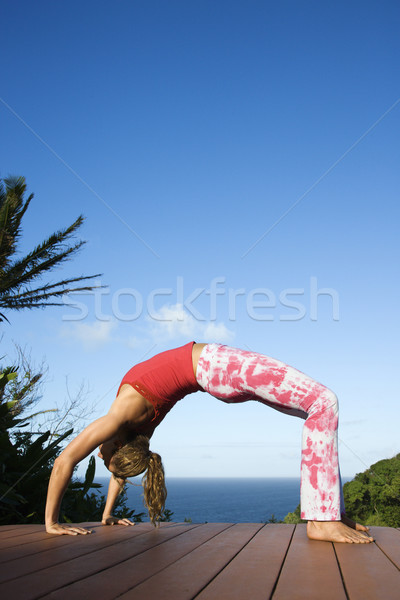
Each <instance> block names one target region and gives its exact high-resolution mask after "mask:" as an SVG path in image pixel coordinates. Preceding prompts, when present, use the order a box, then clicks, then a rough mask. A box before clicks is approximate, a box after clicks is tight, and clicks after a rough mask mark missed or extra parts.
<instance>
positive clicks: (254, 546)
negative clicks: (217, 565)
mask: <svg viewBox="0 0 400 600" xmlns="http://www.w3.org/2000/svg"><path fill="white" fill-rule="evenodd" d="M293 530H294V525H266V526H265V527H263V528H262V529H261V530H260V531H259V532H258V533H257V534H256V535H255V536H254V538H253V539H251V540H250V541H249V543H248V544H247V545H246V546H245V547H244V548H243V550H242V551H241V552H239V554H237V555H236V556H235V557H234V558H233V560H232V561H231V562H230V563H229V564H228V565H227V566H226V567H225V568H224V569H223V570H222V571H221V572H220V573H219V574H218V575H217V577H216V578H215V579H213V581H211V583H209V584H208V585H207V587H206V588H204V589H203V591H202V592H200V594H199V595H198V596H196V600H247V599H248V598H251V600H265V599H266V598H269V597H270V596H271V594H272V591H273V589H274V587H275V583H276V580H277V579H278V575H279V573H280V570H281V566H282V562H283V560H284V557H285V555H286V552H287V549H288V546H289V543H290V540H291V537H292V534H293Z"/></svg>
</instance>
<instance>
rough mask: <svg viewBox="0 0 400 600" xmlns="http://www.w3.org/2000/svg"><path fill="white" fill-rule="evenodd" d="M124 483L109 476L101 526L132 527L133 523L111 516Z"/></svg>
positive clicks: (122, 480)
mask: <svg viewBox="0 0 400 600" xmlns="http://www.w3.org/2000/svg"><path fill="white" fill-rule="evenodd" d="M124 483H125V479H120V478H119V477H118V478H116V477H114V476H111V479H110V483H109V485H108V493H107V501H106V505H105V507H104V511H103V517H102V519H101V522H102V523H103V525H134V523H133V522H132V521H130V520H129V519H118V517H113V515H112V511H113V508H114V504H115V501H116V499H117V497H118V494H119V493H120V491H121V487H122V486H123V485H124Z"/></svg>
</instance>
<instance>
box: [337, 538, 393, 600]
mask: <svg viewBox="0 0 400 600" xmlns="http://www.w3.org/2000/svg"><path fill="white" fill-rule="evenodd" d="M379 529H380V528H378V527H371V531H372V533H373V536H374V537H375V538H376V540H377V543H373V544H335V550H336V554H337V556H338V559H339V564H340V568H341V571H342V575H343V580H344V584H345V586H346V590H347V593H348V596H349V598H350V600H377V598H382V599H384V600H399V596H400V592H399V590H400V572H399V571H398V569H397V568H396V567H395V566H394V564H393V563H391V562H390V560H389V559H388V558H387V557H386V556H385V555H384V554H383V552H382V551H381V550H380V548H379V546H378V545H377V544H380V539H381V532H380V531H378V530H379ZM384 538H385V534H383V536H382V539H384Z"/></svg>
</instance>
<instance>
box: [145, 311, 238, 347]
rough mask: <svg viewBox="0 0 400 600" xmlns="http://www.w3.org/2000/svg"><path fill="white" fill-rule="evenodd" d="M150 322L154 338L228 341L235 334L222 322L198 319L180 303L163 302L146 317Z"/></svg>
mask: <svg viewBox="0 0 400 600" xmlns="http://www.w3.org/2000/svg"><path fill="white" fill-rule="evenodd" d="M147 321H149V322H150V323H151V336H152V337H153V338H154V339H158V340H159V339H162V340H173V339H175V338H186V339H196V340H198V341H203V340H204V341H206V342H228V341H230V340H232V339H233V338H234V336H235V334H234V332H233V331H231V330H229V329H228V328H227V327H226V325H224V323H222V322H219V323H214V322H211V323H209V322H207V321H198V320H197V319H195V318H194V316H193V315H192V314H190V313H189V312H187V311H186V310H185V309H184V307H183V305H182V304H164V306H162V307H161V308H160V309H159V310H158V311H157V312H156V313H153V315H152V316H151V317H150V316H148V317H147Z"/></svg>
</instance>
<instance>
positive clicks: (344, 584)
mask: <svg viewBox="0 0 400 600" xmlns="http://www.w3.org/2000/svg"><path fill="white" fill-rule="evenodd" d="M332 546H333V551H334V553H335V558H336V562H337V566H338V569H339V574H340V579H341V580H342V584H343V589H344V593H345V594H346V598H347V600H350V596H349V593H348V591H347V586H346V582H345V580H344V576H343V573H342V567H341V566H340V562H339V557H338V555H337V552H336V548H335V544H333V543H332Z"/></svg>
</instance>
